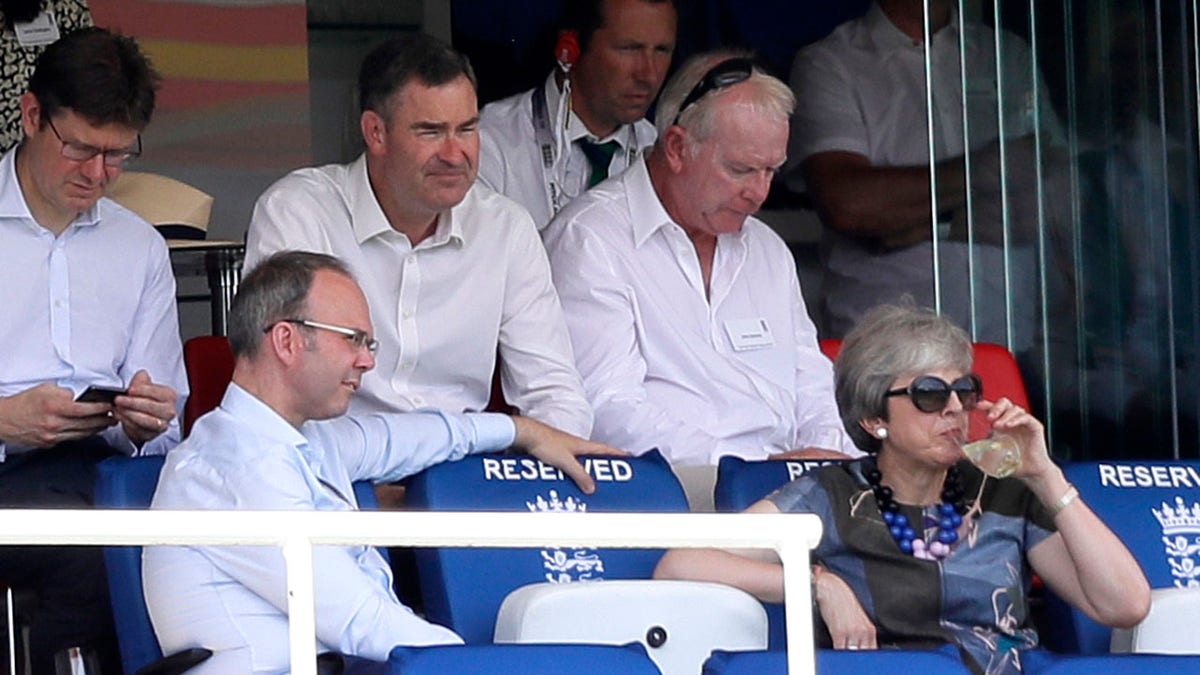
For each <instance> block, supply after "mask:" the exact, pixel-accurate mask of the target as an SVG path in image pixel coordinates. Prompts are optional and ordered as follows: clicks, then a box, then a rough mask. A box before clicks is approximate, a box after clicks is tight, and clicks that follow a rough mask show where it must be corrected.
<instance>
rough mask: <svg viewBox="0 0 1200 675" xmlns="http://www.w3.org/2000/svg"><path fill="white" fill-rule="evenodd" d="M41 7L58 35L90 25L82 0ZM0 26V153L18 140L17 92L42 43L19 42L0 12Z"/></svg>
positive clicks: (58, 1)
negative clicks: (52, 17) (56, 26)
mask: <svg viewBox="0 0 1200 675" xmlns="http://www.w3.org/2000/svg"><path fill="white" fill-rule="evenodd" d="M44 8H45V10H46V11H49V12H50V13H51V14H52V15H53V16H54V20H55V22H56V23H57V24H58V30H59V35H60V36H62V35H66V34H67V33H70V32H72V31H75V30H79V29H80V28H86V27H87V26H90V25H92V14H91V12H90V11H88V6H87V2H86V0H46V2H45V4H44ZM0 26H2V27H3V30H2V31H0V153H4V152H7V151H8V150H9V149H10V148H12V147H13V146H15V145H16V144H17V143H19V142H20V141H21V136H22V134H21V95H22V94H24V93H25V91H26V89H27V88H28V86H29V78H30V77H32V76H33V66H34V64H36V63H37V57H38V55H39V54H41V53H42V50H43V49H45V46H37V47H23V46H21V43H20V42H18V41H17V34H16V32H15V31H14V30H13V27H12V26H10V25H9V22H8V19H7V18H6V17H5V16H4V13H3V12H0Z"/></svg>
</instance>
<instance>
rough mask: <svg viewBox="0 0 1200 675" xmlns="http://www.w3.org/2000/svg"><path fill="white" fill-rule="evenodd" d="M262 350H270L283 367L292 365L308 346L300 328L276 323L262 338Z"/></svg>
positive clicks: (282, 322) (281, 322) (285, 323)
mask: <svg viewBox="0 0 1200 675" xmlns="http://www.w3.org/2000/svg"><path fill="white" fill-rule="evenodd" d="M263 348H264V349H269V350H271V353H273V354H274V355H275V358H277V359H279V361H280V362H281V363H283V364H284V365H288V366H290V365H292V364H293V363H295V362H296V360H297V359H298V358H299V357H300V352H303V351H305V350H306V349H307V348H308V346H307V343H306V342H305V340H304V333H303V332H301V330H300V327H299V326H297V325H295V324H291V323H288V322H286V321H280V322H277V323H276V324H275V325H274V326H271V330H269V331H268V332H267V334H266V336H264V338H263Z"/></svg>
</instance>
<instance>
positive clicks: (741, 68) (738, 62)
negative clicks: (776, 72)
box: [671, 58, 754, 124]
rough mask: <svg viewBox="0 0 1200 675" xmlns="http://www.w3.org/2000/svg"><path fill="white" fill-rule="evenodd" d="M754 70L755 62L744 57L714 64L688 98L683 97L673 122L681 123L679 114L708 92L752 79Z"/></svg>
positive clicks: (689, 93)
mask: <svg viewBox="0 0 1200 675" xmlns="http://www.w3.org/2000/svg"><path fill="white" fill-rule="evenodd" d="M753 72H754V62H753V61H751V60H750V59H744V58H737V59H729V60H727V61H722V62H720V63H718V64H717V65H715V66H713V67H712V68H710V69H709V71H708V72H707V73H705V74H704V77H702V78H700V81H699V82H697V83H696V86H695V87H692V90H691V91H690V92H688V95H687V98H685V99H683V103H681V104H679V112H677V113H675V119H674V120H673V121H672V122H671V124H679V116H680V115H682V114H683V111H684V110H687V109H688V107H689V106H691V105H692V104H693V103H695V102H696V101H699V100H700V99H701V98H703V97H704V95H705V94H707V93H708V92H710V91H714V90H717V89H724V88H725V87H731V86H733V85H735V84H737V83H738V82H745V81H746V80H748V79H750V74H751V73H753Z"/></svg>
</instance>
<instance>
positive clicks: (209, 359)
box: [183, 335, 233, 437]
mask: <svg viewBox="0 0 1200 675" xmlns="http://www.w3.org/2000/svg"><path fill="white" fill-rule="evenodd" d="M183 365H184V368H185V369H186V370H187V379H188V389H189V390H191V393H190V394H189V395H188V400H187V403H186V404H184V406H183V435H184V436H185V437H186V436H187V435H188V434H189V433H191V431H192V424H193V423H195V421H196V420H197V419H199V417H200V416H201V415H203V414H204V413H206V412H208V411H209V410H212V409H213V408H215V407H217V405H218V404H220V403H221V399H222V398H223V397H224V396H225V388H226V387H228V386H229V381H230V380H232V379H233V350H232V349H230V347H229V339H228V338H226V337H225V336H223V335H202V336H200V337H194V338H192V339H190V340H188V341H187V342H185V343H184V345H183Z"/></svg>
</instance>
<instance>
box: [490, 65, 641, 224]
mask: <svg viewBox="0 0 1200 675" xmlns="http://www.w3.org/2000/svg"><path fill="white" fill-rule="evenodd" d="M538 95H545V97H546V98H545V100H546V113H547V114H546V117H547V121H548V122H549V128H550V130H551V138H552V140H553V147H551V148H550V152H551V154H552V156H553V164H552V165H551V167H550V168H547V167H546V165H545V163H544V162H543V157H542V152H543V150H542V147H541V143H539V141H538V138H537V134H536V132H535V130H534V119H533V99H534V97H535V96H538ZM564 99H565V97H564V96H563V95H562V92H561V91H560V90H559V88H558V84H557V83H556V82H555V78H554V73H551V74H550V77H548V78H546V83H545V84H544V85H543V86H541V87H538V88H535V89H532V90H530V91H525V92H521V93H520V94H516V95H514V96H510V97H508V98H506V99H503V100H500V101H493V102H492V103H489V104H487V105H486V106H484V107H483V110H482V111H481V112H480V113H479V136H480V149H479V180H480V181H482V182H483V184H484V185H487V186H488V187H490V188H492V189H493V190H495V191H496V192H499V193H500V194H502V195H505V196H507V197H509V198H510V199H513V200H515V201H516V202H517V203H518V204H520V205H521V206H524V207H525V209H526V210H527V211H529V213H530V215H532V216H533V222H534V223H535V224H536V225H537V226H538V229H539V230H542V229H545V227H546V225H548V224H549V223H550V219H551V218H553V217H554V214H555V213H557V212H558V210H559V209H561V208H562V207H563V206H565V205H566V204H567V203H568V202H570V201H571V200H572V199H574V198H575V197H577V196H579V195H580V194H583V192H584V191H585V190H587V186H588V179H589V178H590V177H591V173H592V168H591V165H590V164H588V160H587V157H586V156H585V155H584V154H583V150H580V149H579V144H578V143H576V141H579V140H581V139H587V140H589V141H593V142H596V143H604V142H607V141H610V140H612V141H616V142H617V143H618V144H619V145H620V146H621V147H620V149H619V150H618V151H617V152H615V153H614V154H613V158H612V162H611V163H610V164H609V166H608V175H609V177H612V176H616V175H617V174H619V173H621V172H622V171H624V170H625V169H626V168H627V167H628V166H629V165H630V164H631V163H632V162H633V160H635V159H636V158H637V157H638V156H639V155H640V154H641V152H642V151H643V150H645V149H646V148H649V147H650V146H652V145H654V139H655V138H656V136H657V134H656V132H655V130H654V125H653V124H650V123H649V122H647V121H646V120H645V119H640V120H638V121H636V122H634V123H632V124H624V125H622V126H620V127H619V128H618V129H617V130H616V131H615V132H613V133H612V135H610V136H607V137H605V138H597V137H596V136H595V135H594V134H592V133H591V132H589V131H588V130H587V127H586V126H585V125H584V124H583V120H581V119H579V117H578V116H576V115H575V113H574V112H573V111H570V110H564V109H563V106H564V104H565V101H564Z"/></svg>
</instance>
